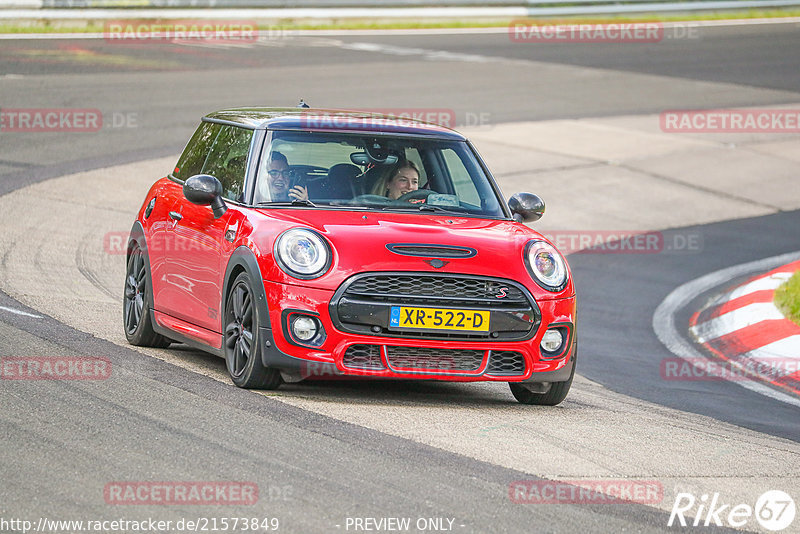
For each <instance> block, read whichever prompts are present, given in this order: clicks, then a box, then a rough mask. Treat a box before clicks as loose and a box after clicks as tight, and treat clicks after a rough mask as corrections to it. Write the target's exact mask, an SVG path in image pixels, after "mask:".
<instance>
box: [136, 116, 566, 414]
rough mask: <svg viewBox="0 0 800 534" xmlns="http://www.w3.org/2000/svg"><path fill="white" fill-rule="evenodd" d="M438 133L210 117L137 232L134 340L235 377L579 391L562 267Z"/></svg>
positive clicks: (476, 164) (557, 397) (433, 128)
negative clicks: (178, 346)
mask: <svg viewBox="0 0 800 534" xmlns="http://www.w3.org/2000/svg"><path fill="white" fill-rule="evenodd" d="M544 209H545V208H544V203H543V202H542V200H541V199H540V198H539V197H538V196H536V195H534V194H530V193H517V194H515V195H513V196H512V197H510V199H509V201H508V202H506V201H505V200H504V197H503V196H502V194H501V192H500V189H499V188H498V186H497V184H496V183H495V181H494V179H493V178H492V175H491V173H490V172H489V169H488V168H487V167H486V165H485V164H484V162H483V160H482V159H481V158H480V156H479V155H478V153H477V151H476V150H475V149H474V148H473V146H472V145H471V144H470V142H469V141H468V140H467V139H466V138H465V137H463V136H462V135H460V134H459V133H457V132H455V131H453V130H451V129H448V128H444V127H441V126H437V125H433V124H428V123H424V122H417V121H413V120H409V119H404V118H398V117H393V116H390V115H379V114H374V113H360V112H348V111H336V110H315V109H297V108H247V109H229V110H224V111H218V112H216V113H212V114H209V115H208V116H206V117H203V119H202V121H201V123H200V126H199V127H198V128H197V130H196V131H195V133H194V135H193V136H192V138H191V140H190V141H189V143H188V144H187V145H186V148H185V149H184V151H183V154H182V155H181V156H180V159H179V160H178V162H177V164H176V166H175V168H174V170H173V171H172V172H171V173H170V174H169V175H168V176H165V177H164V178H162V179H160V180H158V181H157V182H156V183H155V184H154V185H153V186H152V187H151V188H150V190H149V192H148V193H147V196H146V197H145V199H144V202H143V204H142V207H141V209H140V210H139V213H138V216H137V217H136V221H135V222H134V224H133V228H132V229H131V233H130V238H129V240H128V246H127V271H126V281H125V292H124V305H123V321H124V329H125V334H126V337H127V339H128V341H129V342H130V343H131V344H133V345H139V346H149V347H167V346H168V345H169V344H170V343H184V344H186V345H189V346H191V347H194V348H198V349H201V350H204V351H207V352H210V353H212V354H215V355H218V356H220V357H222V358H224V359H225V362H226V366H227V369H228V372H229V373H230V376H231V379H232V381H233V383H234V384H236V385H237V386H239V387H243V388H262V389H274V388H277V387H278V386H280V385H281V384H282V383H284V382H298V381H301V380H304V379H310V378H315V377H317V378H331V377H337V378H347V377H361V378H364V377H368V378H375V379H377V378H390V379H413V380H449V381H461V382H474V381H491V382H508V384H509V386H510V388H511V393H512V394H513V396H514V397H515V398H516V399H517V400H518V401H519V402H521V403H523V404H540V405H555V404H558V403H560V402H561V401H562V400H564V398H565V397H566V395H567V392H568V391H569V389H570V386H571V384H572V379H573V376H574V374H575V361H576V352H577V341H576V330H575V328H576V326H575V325H576V323H575V313H576V301H575V290H574V286H573V282H572V277H571V273H570V269H569V266H568V264H567V262H566V261H565V259H564V257H563V256H562V255H561V254H560V253H559V252H558V250H556V248H555V247H554V246H553V245H552V244H551V243H550V242H548V240H547V239H545V238H544V237H543V236H542V235H541V234H540V233H538V232H536V231H534V230H532V229H531V228H529V227H528V226H526V225H525V224H524V223H525V222H532V221H535V220H537V219H539V218H540V217H541V216H542V214H543V213H544Z"/></svg>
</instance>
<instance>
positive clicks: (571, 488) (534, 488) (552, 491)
mask: <svg viewBox="0 0 800 534" xmlns="http://www.w3.org/2000/svg"><path fill="white" fill-rule="evenodd" d="M508 496H509V498H510V499H511V501H512V502H514V503H517V504H618V503H631V502H633V503H640V504H657V503H660V502H661V501H662V500H663V499H664V486H663V485H662V484H661V482H659V481H657V480H622V479H594V480H515V481H514V482H512V483H511V484H509V486H508Z"/></svg>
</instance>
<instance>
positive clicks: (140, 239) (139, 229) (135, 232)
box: [125, 220, 171, 338]
mask: <svg viewBox="0 0 800 534" xmlns="http://www.w3.org/2000/svg"><path fill="white" fill-rule="evenodd" d="M131 241H136V243H138V245H139V248H140V249H141V250H142V254H143V255H144V261H145V265H147V269H145V274H146V275H147V287H149V288H150V291H148V292H147V293H146V294H145V298H146V299H147V301H146V302H145V306H147V307H148V308H149V309H150V311H153V307H154V304H153V279H152V277H151V275H150V254H149V253H148V252H147V238H146V237H145V235H144V227H143V226H142V223H141V222H139V221H138V220H136V221H134V223H133V226H131V233H130V234H129V235H128V246H127V249H126V250H125V265H127V264H128V261H130V259H131ZM153 326H154V327H155V326H156V322H155V321H153ZM153 329H154V330H155V328H153ZM156 331H157V330H156ZM158 333H159V334H162V335H164V334H163V332H158ZM167 337H170V338H171V336H167Z"/></svg>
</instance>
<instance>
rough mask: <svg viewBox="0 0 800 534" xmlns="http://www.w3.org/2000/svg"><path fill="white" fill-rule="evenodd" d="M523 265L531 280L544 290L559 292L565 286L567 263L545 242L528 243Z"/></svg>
mask: <svg viewBox="0 0 800 534" xmlns="http://www.w3.org/2000/svg"><path fill="white" fill-rule="evenodd" d="M525 265H526V267H527V268H528V272H529V273H531V278H533V280H534V281H535V282H536V283H537V284H539V285H540V286H542V287H543V288H544V289H546V290H548V291H552V292H554V293H555V292H557V291H561V290H562V289H564V287H566V285H567V279H568V277H569V275H568V274H567V262H566V261H564V257H563V256H562V255H561V254H560V253H559V252H558V251H557V250H556V249H555V247H553V246H552V245H551V244H549V243H547V242H545V241H536V240H534V241H529V242H528V244H527V245H525Z"/></svg>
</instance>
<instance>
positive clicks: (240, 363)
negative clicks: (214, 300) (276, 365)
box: [222, 272, 283, 389]
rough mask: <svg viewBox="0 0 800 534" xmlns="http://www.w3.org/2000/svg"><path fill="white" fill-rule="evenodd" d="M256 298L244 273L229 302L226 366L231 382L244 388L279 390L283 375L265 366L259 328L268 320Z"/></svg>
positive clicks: (234, 282) (226, 323) (226, 314)
mask: <svg viewBox="0 0 800 534" xmlns="http://www.w3.org/2000/svg"><path fill="white" fill-rule="evenodd" d="M254 296H255V292H254V291H253V284H252V281H251V280H250V276H249V275H248V274H247V273H246V272H242V273H240V274H239V276H237V277H236V279H235V280H234V281H233V285H232V286H231V290H230V291H229V292H228V297H227V299H226V302H225V316H224V319H225V320H224V322H223V324H224V329H225V332H224V338H223V347H222V348H223V350H224V351H225V365H226V367H227V368H228V374H230V376H231V380H232V381H233V383H234V384H236V385H237V386H239V387H240V388H252V389H277V388H278V387H279V386H280V385H281V383H282V382H283V380H282V379H281V374H280V371H278V370H277V369H272V368H269V367H265V366H264V364H263V363H262V362H261V345H260V342H259V339H258V328H259V326H260V325H261V324H263V323H262V321H263V320H266V318H263V319H262V318H261V317H260V312H259V310H258V306H257V305H256V303H255V300H254Z"/></svg>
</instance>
